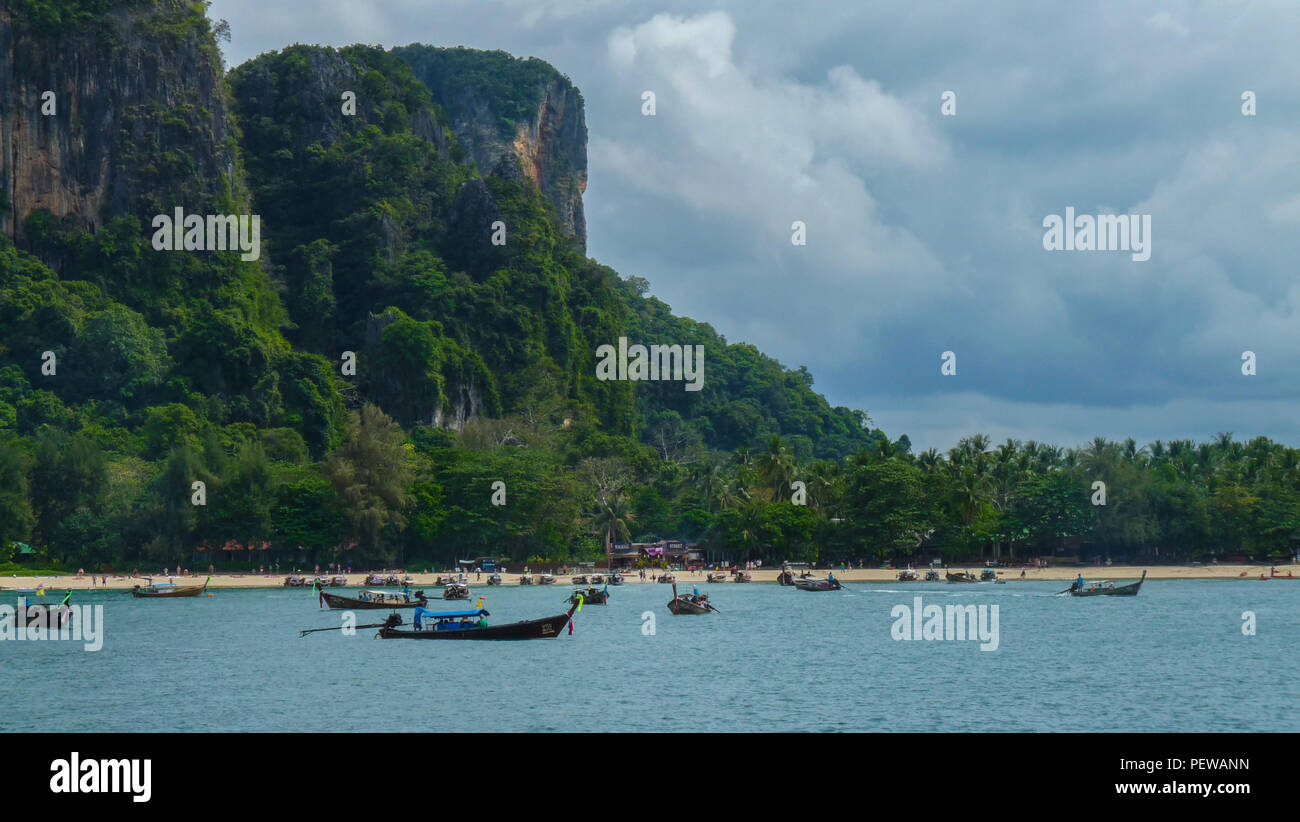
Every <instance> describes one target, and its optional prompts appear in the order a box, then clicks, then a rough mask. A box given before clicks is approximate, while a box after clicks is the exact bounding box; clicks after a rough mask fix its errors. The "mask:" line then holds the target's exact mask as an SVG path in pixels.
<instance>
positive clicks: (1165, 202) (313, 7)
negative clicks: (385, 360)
mask: <svg viewBox="0 0 1300 822" xmlns="http://www.w3.org/2000/svg"><path fill="white" fill-rule="evenodd" d="M209 13H210V14H211V16H212V17H214V18H225V19H226V20H228V21H229V22H230V25H231V30H232V35H233V37H232V41H231V42H230V43H229V44H227V45H226V47H225V51H226V59H227V62H228V63H229V64H230V65H232V66H233V65H237V64H239V63H241V62H243V61H244V60H247V59H249V58H251V57H254V56H256V55H257V54H259V53H261V52H264V51H269V50H274V49H279V48H282V47H284V46H285V45H288V44H291V43H320V44H325V45H335V46H341V45H347V44H350V43H354V42H365V43H371V44H379V45H383V46H386V47H387V46H394V45H404V44H406V43H410V42H421V43H429V44H433V45H439V46H454V45H465V46H470V47H474V48H484V49H504V50H506V51H509V52H511V53H513V54H516V55H519V56H536V57H540V58H542V59H545V60H547V61H549V62H550V63H551V64H553V65H554V66H555V67H556V68H557V69H559V70H560V71H561V72H563V73H565V74H567V75H568V76H569V77H570V78H571V79H572V80H573V82H574V83H575V84H576V85H577V86H578V87H579V88H580V89H581V90H582V93H583V96H584V97H585V99H586V107H587V108H586V114H587V127H588V131H589V138H590V141H589V165H590V171H589V181H588V187H587V193H586V197H585V202H586V207H587V224H588V236H589V242H588V253H589V254H590V255H591V256H592V257H594V258H596V259H597V260H599V261H600V262H602V263H605V264H607V265H610V266H612V267H613V268H615V269H616V270H618V271H619V272H620V273H621V274H623V275H624V276H628V275H638V276H641V277H645V278H647V279H648V280H649V281H650V283H651V291H652V293H653V294H655V295H656V296H658V297H659V298H660V299H662V300H664V301H665V302H667V303H668V304H669V305H671V306H672V307H673V309H674V311H675V312H676V313H678V314H684V315H686V316H689V317H692V318H694V319H697V320H701V321H705V322H708V323H710V324H712V325H713V327H714V328H716V329H717V330H718V331H719V332H720V333H722V334H724V335H725V336H726V337H727V338H728V340H730V341H733V342H737V341H746V342H752V343H754V344H756V345H757V346H758V347H759V348H760V349H762V350H763V351H764V352H766V353H768V354H770V355H772V356H775V357H776V358H778V359H780V360H781V361H782V362H784V363H785V364H786V365H787V366H790V367H797V366H799V365H807V366H808V367H809V369H810V370H811V371H812V373H813V374H814V375H815V377H816V385H815V388H816V389H817V390H819V391H821V392H822V393H824V394H825V395H826V396H827V397H828V398H829V399H830V401H831V402H832V403H833V404H836V405H848V406H851V407H855V408H861V409H863V410H865V411H867V412H868V413H869V414H870V415H871V417H872V419H873V421H874V422H875V423H876V424H877V425H878V426H880V427H881V428H883V429H884V430H885V431H886V432H887V433H889V434H890V435H891V436H894V437H897V436H898V435H899V434H902V433H906V434H908V435H909V436H910V437H911V438H912V441H913V443H914V444H915V445H916V446H917V447H918V448H926V447H931V446H933V447H936V448H940V449H946V448H948V447H951V446H952V445H953V444H955V442H956V440H957V439H958V438H960V437H962V436H966V435H969V434H973V433H977V432H983V433H986V434H989V435H990V436H992V437H993V438H994V439H995V440H998V441H1000V440H1002V439H1005V438H1007V437H1014V438H1017V439H1038V440H1045V441H1049V442H1052V443H1055V444H1059V445H1067V446H1070V445H1078V444H1081V443H1083V442H1085V441H1086V440H1088V439H1090V438H1092V437H1093V436H1097V435H1101V436H1106V437H1110V438H1116V439H1122V438H1124V437H1128V436H1133V437H1136V438H1137V439H1138V441H1139V443H1145V442H1148V441H1150V440H1153V439H1165V440H1168V439H1177V438H1193V439H1206V438H1209V437H1210V436H1212V435H1213V434H1214V433H1215V432H1217V431H1231V432H1233V433H1234V434H1235V435H1236V437H1237V438H1238V439H1246V438H1250V437H1253V436H1256V435H1260V434H1263V435H1267V436H1270V437H1273V438H1275V439H1279V440H1282V441H1285V442H1288V443H1289V444H1291V445H1300V413H1297V412H1300V403H1298V402H1297V400H1298V399H1300V322H1297V307H1298V306H1300V287H1298V286H1297V279H1296V272H1297V266H1298V265H1300V254H1298V253H1297V252H1298V251H1300V232H1297V223H1300V128H1298V126H1300V88H1298V87H1297V84H1296V82H1295V78H1296V77H1298V76H1300V49H1297V48H1295V44H1296V43H1298V42H1300V4H1296V3H1295V2H1293V0H1284V1H1283V2H1276V3H1270V2H1253V3H1245V2H1240V3H1238V2H1217V3H1204V2H1162V3H1156V4H1147V3H1138V2H1132V0H1116V1H1115V2H1095V3H1084V4H1057V3H1050V4H1045V3H1041V2H1033V0H1029V1H1028V2H998V3H987V2H971V3H948V2H922V3H917V2H916V0H901V1H900V2H864V0H824V1H823V2H815V3H813V2H809V3H802V4H792V3H790V2H788V0H771V1H769V0H743V2H714V3H701V2H671V1H668V0H660V2H614V1H613V0H561V1H560V2H549V3H537V2H526V1H525V0H463V2H461V1H460V0H445V1H443V2H439V0H369V2H364V3H363V2H357V0H280V2H277V3H267V2H266V0H213V2H212V4H211V9H210V12H209ZM646 90H650V91H653V92H654V93H655V95H656V105H657V113H656V115H655V116H654V117H645V116H642V114H641V95H642V92H643V91H646ZM945 91H952V92H954V93H955V95H956V114H955V115H954V116H944V115H943V114H942V113H941V110H940V107H941V95H942V94H943V93H944V92H945ZM1246 91H1251V92H1254V95H1255V99H1256V106H1257V114H1256V115H1255V116H1244V115H1243V113H1242V106H1243V103H1242V94H1243V92H1246ZM1070 206H1072V207H1074V209H1075V211H1076V212H1077V213H1079V214H1093V215H1096V214H1111V213H1116V214H1147V215H1150V217H1151V234H1152V236H1151V255H1150V259H1149V260H1147V261H1145V262H1137V261H1134V260H1133V259H1132V255H1131V254H1129V253H1127V252H1120V251H1115V252H1100V251H1093V252H1084V251H1047V250H1045V249H1044V247H1043V235H1044V228H1043V220H1044V217H1046V216H1047V215H1050V214H1058V215H1064V213H1065V209H1066V208H1067V207H1070ZM795 220H802V221H803V222H804V223H806V225H807V245H805V246H795V245H792V243H791V224H792V223H793V222H794V221H795ZM662 342H671V341H662ZM1247 350H1249V351H1253V352H1255V355H1256V358H1257V365H1256V369H1257V374H1256V375H1254V376H1244V375H1243V374H1242V352H1244V351H1247ZM944 351H952V352H954V353H955V354H956V370H957V373H956V375H954V376H944V375H942V374H941V373H940V365H941V354H942V352H944ZM706 379H707V370H706Z"/></svg>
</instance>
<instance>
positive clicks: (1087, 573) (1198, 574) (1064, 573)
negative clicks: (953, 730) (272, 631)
mask: <svg viewBox="0 0 1300 822" xmlns="http://www.w3.org/2000/svg"><path fill="white" fill-rule="evenodd" d="M1270 567H1273V568H1276V569H1277V573H1278V575H1279V576H1278V578H1279V579H1287V578H1288V577H1287V575H1288V574H1290V575H1292V576H1291V577H1290V579H1293V580H1296V581H1300V566H1297V565H1292V564H1286V565H1276V566H1268V565H1236V564H1233V565H1157V566H1151V567H1148V568H1145V569H1144V568H1143V567H1142V566H1118V565H1116V566H1111V567H1109V568H1107V567H1096V566H1089V567H1084V568H1080V567H1069V566H1061V567H1056V568H1026V569H1024V577H1023V578H1022V577H1021V569H1019V568H1006V569H999V570H998V575H999V578H1001V579H1005V580H1006V581H1007V582H1008V583H1013V582H1020V581H1022V579H1023V580H1025V581H1030V580H1072V579H1074V578H1075V576H1076V575H1078V574H1079V573H1081V572H1082V574H1083V576H1084V578H1085V579H1090V580H1091V579H1109V580H1114V581H1116V582H1119V581H1122V580H1133V579H1137V578H1138V577H1140V576H1141V575H1142V571H1143V570H1146V572H1147V579H1245V580H1256V581H1258V580H1259V578H1260V576H1261V575H1263V576H1264V577H1265V578H1268V577H1269V574H1270ZM980 568H981V566H980V565H979V564H972V565H968V566H953V567H952V569H951V570H953V571H961V570H967V571H971V572H972V573H976V574H978V573H979V571H980ZM659 573H660V572H659V571H655V575H656V576H658V575H659ZM707 573H708V572H707V571H698V572H695V573H689V572H686V571H681V572H676V577H677V582H678V583H680V584H708V583H707V582H706V580H705V576H706V574H707ZM778 573H780V571H779V569H776V568H771V569H768V568H764V569H763V570H760V571H750V574H751V575H752V576H753V581H754V582H756V583H760V582H765V583H775V582H776V576H777V574H778ZM813 573H815V574H816V575H817V576H823V577H824V576H825V575H826V571H825V569H817V570H815V571H814V572H813ZM918 573H920V571H919V570H918ZM941 573H942V572H941ZM537 574H538V572H536V571H534V576H536V575H537ZM834 574H835V576H836V578H837V579H840V580H842V581H843V582H845V583H853V582H896V581H897V580H898V571H897V570H896V569H895V570H890V569H886V568H863V569H853V570H848V571H840V570H835V571H834ZM406 575H407V576H410V577H411V580H412V582H411V587H412V588H434V587H436V585H435V583H434V580H435V579H436V578H437V577H438V576H440V574H437V573H434V574H424V573H411V572H407V574H406ZM286 576H287V574H284V573H280V574H213V576H212V581H211V582H210V583H209V584H208V587H209V588H210V589H218V588H282V587H284V580H285V577H286ZM304 576H307V577H308V578H310V577H311V574H305V575H304ZM345 576H347V580H348V586H349V587H362V586H364V585H365V579H366V574H347V575H345ZM520 576H521V574H519V573H503V574H502V575H501V579H502V583H503V584H504V585H518V584H519V577H520ZM555 576H556V579H555V584H556V586H557V587H568V586H570V583H571V580H572V576H573V575H572V574H564V575H561V574H558V573H557V574H556V575H555ZM206 577H207V574H191V575H188V576H183V577H182V576H171V577H163V576H161V575H155V576H154V577H153V579H154V581H156V582H162V581H164V580H168V579H169V580H171V581H173V582H175V583H176V584H177V585H198V584H202V582H203V580H204V579H205V578H206ZM487 578H488V575H487V574H481V575H478V574H468V575H467V580H468V582H469V584H470V585H472V586H476V587H480V588H487V587H488V585H487ZM624 578H625V580H626V582H627V584H629V585H639V584H647V585H648V584H651V583H650V580H649V579H647V580H646V581H645V582H644V583H642V581H641V580H640V579H638V577H637V574H636V572H635V571H634V572H631V573H629V574H626V575H625V577H624ZM144 584H146V580H143V579H138V578H135V579H133V578H131V577H126V576H114V575H113V574H109V575H108V583H107V584H105V583H103V582H101V581H99V578H98V577H97V578H96V581H95V582H94V583H92V582H91V579H90V576H89V575H87V576H85V577H83V578H80V579H78V578H77V575H76V574H65V575H62V576H39V577H35V576H32V577H19V576H6V577H0V591H3V590H13V589H16V588H36V587H38V586H44V587H45V588H48V589H51V590H68V589H72V590H90V589H101V588H102V589H106V590H113V589H118V590H130V589H131V587H132V586H133V585H144ZM714 584H723V583H714ZM725 584H728V585H730V584H734V583H731V582H727V583H725ZM374 587H376V588H382V587H385V586H374ZM388 587H391V586H388Z"/></svg>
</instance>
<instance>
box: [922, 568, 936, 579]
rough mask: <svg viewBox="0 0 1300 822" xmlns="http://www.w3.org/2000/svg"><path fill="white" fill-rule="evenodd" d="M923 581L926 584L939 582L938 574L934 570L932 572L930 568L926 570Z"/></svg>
mask: <svg viewBox="0 0 1300 822" xmlns="http://www.w3.org/2000/svg"><path fill="white" fill-rule="evenodd" d="M925 581H926V582H938V581H939V572H938V571H936V570H934V569H933V568H930V569H928V570H926V572H925Z"/></svg>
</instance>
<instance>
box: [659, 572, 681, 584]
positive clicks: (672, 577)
mask: <svg viewBox="0 0 1300 822" xmlns="http://www.w3.org/2000/svg"><path fill="white" fill-rule="evenodd" d="M659 581H660V582H664V583H668V582H672V583H675V582H677V577H676V575H674V574H672V573H667V574H664V575H663V576H661V577H659Z"/></svg>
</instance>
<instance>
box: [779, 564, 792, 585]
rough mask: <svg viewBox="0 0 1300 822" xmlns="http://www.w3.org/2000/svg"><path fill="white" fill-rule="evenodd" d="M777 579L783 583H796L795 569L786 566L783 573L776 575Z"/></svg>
mask: <svg viewBox="0 0 1300 822" xmlns="http://www.w3.org/2000/svg"><path fill="white" fill-rule="evenodd" d="M776 581H777V582H778V583H780V584H781V585H794V571H791V570H790V569H789V568H785V569H783V570H782V571H781V573H779V574H777V575H776Z"/></svg>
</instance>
